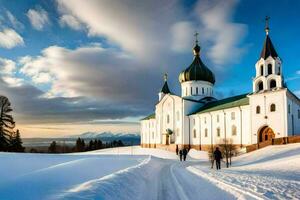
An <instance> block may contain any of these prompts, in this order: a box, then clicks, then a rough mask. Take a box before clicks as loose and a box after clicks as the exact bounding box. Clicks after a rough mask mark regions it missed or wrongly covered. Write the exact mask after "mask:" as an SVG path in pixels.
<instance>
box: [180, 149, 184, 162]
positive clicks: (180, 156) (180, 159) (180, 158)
mask: <svg viewBox="0 0 300 200" xmlns="http://www.w3.org/2000/svg"><path fill="white" fill-rule="evenodd" d="M182 154H183V152H182V149H180V150H179V159H180V161H182Z"/></svg>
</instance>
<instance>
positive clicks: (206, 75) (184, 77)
mask: <svg viewBox="0 0 300 200" xmlns="http://www.w3.org/2000/svg"><path fill="white" fill-rule="evenodd" d="M193 51H194V60H193V62H192V64H191V65H190V66H189V67H188V68H187V69H185V70H184V71H182V72H181V73H180V74H179V82H181V83H182V82H186V81H207V82H210V83H212V84H214V83H215V82H216V81H215V75H214V74H213V73H212V72H211V71H210V70H209V69H208V68H207V67H206V66H205V64H204V63H203V62H202V60H201V58H200V46H199V45H198V43H197V41H196V45H195V47H194V48H193Z"/></svg>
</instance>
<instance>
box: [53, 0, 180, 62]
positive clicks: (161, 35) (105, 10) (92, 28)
mask: <svg viewBox="0 0 300 200" xmlns="http://www.w3.org/2000/svg"><path fill="white" fill-rule="evenodd" d="M57 2H58V5H59V10H60V12H61V13H62V15H72V16H74V17H76V19H78V20H79V21H80V22H81V23H82V24H84V26H85V28H86V29H87V30H88V35H89V36H91V37H92V36H100V37H105V38H106V39H107V40H108V42H110V43H111V44H113V45H114V46H116V45H117V46H118V47H121V49H122V50H124V51H126V52H128V53H130V54H133V55H134V56H135V57H137V58H140V59H143V60H146V59H149V60H153V59H154V58H156V57H157V55H159V54H160V53H162V52H166V51H165V50H166V49H167V48H169V47H170V27H171V26H172V25H173V24H174V23H176V22H177V20H180V19H181V18H183V17H184V15H183V13H182V11H181V6H179V2H178V1H177V0H160V1H146V2H145V1H143V2H142V1H141V2H139V3H137V2H133V1H128V0H123V1H97V0H90V1H88V2H87V1H81V0H74V1H69V0H57ZM132 4H134V5H132Z"/></svg>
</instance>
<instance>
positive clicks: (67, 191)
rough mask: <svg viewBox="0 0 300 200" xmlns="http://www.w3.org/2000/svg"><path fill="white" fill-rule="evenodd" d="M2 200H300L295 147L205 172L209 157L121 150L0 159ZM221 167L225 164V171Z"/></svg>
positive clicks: (256, 154)
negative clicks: (179, 156) (181, 158)
mask: <svg viewBox="0 0 300 200" xmlns="http://www.w3.org/2000/svg"><path fill="white" fill-rule="evenodd" d="M0 161H1V165H0V177H1V178H0V199H5V200H15V199H24V200H26V199H30V200H35V199H37V200H40V199H43V200H57V199H70V200H73V199H74V200H76V199H86V200H90V199H97V200H98V199H100V200H101V199H108V200H110V199H112V200H115V199H121V200H123V199H124V200H139V199H143V200H164V199H172V200H193V199H197V200H201V199H212V200H214V199H222V200H227V199H228V200H229V199H300V190H299V188H300V165H299V163H300V144H294V145H293V144H291V145H284V146H271V147H266V148H264V149H261V150H257V151H254V152H251V153H249V154H244V155H241V156H238V157H236V158H234V159H233V166H232V167H231V168H229V169H224V168H222V170H221V171H216V170H214V169H213V170H212V169H210V165H209V162H208V158H207V152H200V151H196V150H191V151H190V152H189V156H188V161H186V162H180V161H178V157H177V156H176V155H175V153H173V152H168V151H164V150H161V149H143V148H140V147H124V148H114V149H105V150H100V151H93V152H86V153H76V154H60V155H53V154H52V155H51V154H14V153H0ZM223 165H224V163H223Z"/></svg>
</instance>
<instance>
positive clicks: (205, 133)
mask: <svg viewBox="0 0 300 200" xmlns="http://www.w3.org/2000/svg"><path fill="white" fill-rule="evenodd" d="M204 135H205V137H207V128H206V129H205V130H204Z"/></svg>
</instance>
